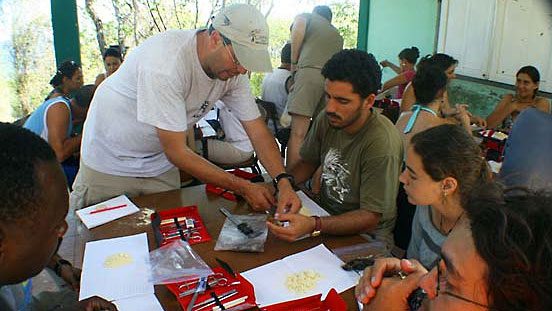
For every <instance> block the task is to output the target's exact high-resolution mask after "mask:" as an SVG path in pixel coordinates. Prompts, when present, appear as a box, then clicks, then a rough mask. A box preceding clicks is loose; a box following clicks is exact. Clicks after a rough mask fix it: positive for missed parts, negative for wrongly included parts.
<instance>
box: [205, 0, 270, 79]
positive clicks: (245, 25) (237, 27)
mask: <svg viewBox="0 0 552 311" xmlns="http://www.w3.org/2000/svg"><path fill="white" fill-rule="evenodd" d="M213 28H215V29H216V30H217V31H219V32H220V33H221V34H222V35H224V36H225V37H226V38H228V39H230V41H232V47H233V48H234V52H235V53H236V57H237V58H238V61H239V62H240V64H241V65H242V66H243V67H245V69H247V70H249V71H257V72H270V71H272V64H271V63H270V56H269V54H268V24H267V23H266V19H265V18H264V16H263V14H261V12H259V10H257V9H256V8H255V7H254V6H252V5H249V4H233V5H230V6H227V7H225V8H223V9H222V11H221V12H220V13H218V14H217V16H215V19H214V21H213Z"/></svg>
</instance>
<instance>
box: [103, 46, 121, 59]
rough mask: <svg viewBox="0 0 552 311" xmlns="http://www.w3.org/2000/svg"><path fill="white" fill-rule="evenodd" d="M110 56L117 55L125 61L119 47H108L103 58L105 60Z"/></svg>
mask: <svg viewBox="0 0 552 311" xmlns="http://www.w3.org/2000/svg"><path fill="white" fill-rule="evenodd" d="M108 56H111V57H115V58H118V59H119V60H121V61H123V56H122V55H121V52H120V51H119V49H117V48H114V47H110V48H108V49H106V50H105V52H104V53H103V60H105V58H106V57H108Z"/></svg>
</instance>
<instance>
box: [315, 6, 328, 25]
mask: <svg viewBox="0 0 552 311" xmlns="http://www.w3.org/2000/svg"><path fill="white" fill-rule="evenodd" d="M312 13H316V14H318V15H320V16H322V17H324V18H325V19H327V20H328V21H329V22H331V21H332V10H331V9H330V7H329V6H327V5H317V6H315V7H314V9H312Z"/></svg>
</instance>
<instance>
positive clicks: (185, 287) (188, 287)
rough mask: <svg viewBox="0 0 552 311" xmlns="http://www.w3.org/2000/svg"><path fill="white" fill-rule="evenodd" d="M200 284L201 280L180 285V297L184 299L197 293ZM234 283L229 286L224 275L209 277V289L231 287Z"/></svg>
mask: <svg viewBox="0 0 552 311" xmlns="http://www.w3.org/2000/svg"><path fill="white" fill-rule="evenodd" d="M198 283H199V279H195V280H192V281H189V282H185V283H183V284H181V285H179V286H178V291H180V294H178V297H184V296H187V295H190V294H193V293H194V292H195V289H196V287H197V284H198ZM234 283H236V282H234ZM234 283H230V284H228V279H227V278H225V277H224V275H223V274H222V273H215V274H211V275H210V276H209V277H207V286H209V287H214V286H226V285H231V284H234ZM236 284H237V283H236ZM234 285H235V284H234Z"/></svg>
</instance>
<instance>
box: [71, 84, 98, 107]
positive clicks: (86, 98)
mask: <svg viewBox="0 0 552 311" xmlns="http://www.w3.org/2000/svg"><path fill="white" fill-rule="evenodd" d="M95 91H96V86H95V85H94V84H87V85H84V86H82V87H81V88H80V89H78V90H77V91H76V92H75V96H73V99H74V100H75V102H76V103H77V105H79V106H80V107H82V108H88V106H90V102H91V101H92V97H93V96H94V92H95Z"/></svg>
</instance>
